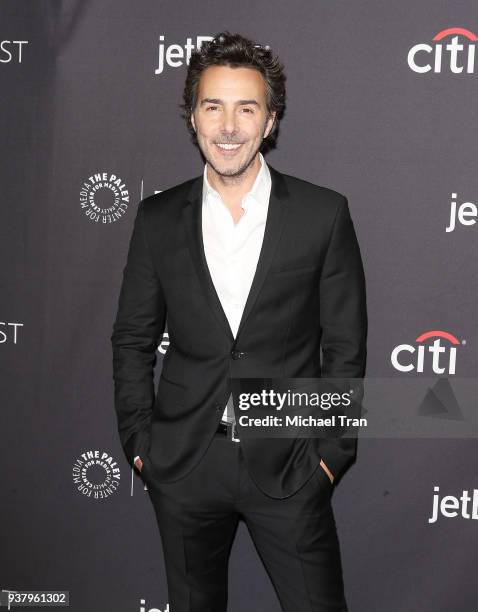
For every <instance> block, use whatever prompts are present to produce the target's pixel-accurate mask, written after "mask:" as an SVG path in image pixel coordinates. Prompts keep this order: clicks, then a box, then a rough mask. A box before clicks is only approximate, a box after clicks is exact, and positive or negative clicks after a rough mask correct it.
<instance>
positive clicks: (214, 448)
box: [142, 434, 347, 612]
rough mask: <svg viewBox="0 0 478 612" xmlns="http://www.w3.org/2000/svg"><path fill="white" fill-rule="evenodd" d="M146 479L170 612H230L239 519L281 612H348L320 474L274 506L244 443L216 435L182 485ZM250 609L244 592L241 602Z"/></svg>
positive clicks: (327, 487)
mask: <svg viewBox="0 0 478 612" xmlns="http://www.w3.org/2000/svg"><path fill="white" fill-rule="evenodd" d="M142 476H143V479H144V481H145V482H146V484H147V486H148V493H149V496H150V499H151V501H152V503H153V506H154V510H155V513H156V518H157V522H158V527H159V532H160V536H161V541H162V545H163V553H164V560H165V567H166V577H167V582H168V595H169V604H170V608H171V610H172V612H225V611H226V608H227V581H228V575H227V568H228V559H229V554H230V550H231V546H232V542H233V539H234V534H235V532H236V529H237V525H238V521H239V519H240V518H242V519H243V520H244V521H245V523H246V525H247V528H248V530H249V533H250V535H251V537H252V540H253V542H254V545H255V547H256V549H257V551H258V554H259V556H260V558H261V559H262V562H263V563H264V565H265V568H266V570H267V573H268V574H269V576H270V578H271V580H272V584H273V586H274V588H275V590H276V592H277V595H278V598H279V601H280V603H281V607H282V610H283V611H284V612H332V611H334V612H339V611H340V612H346V611H347V604H346V601H345V596H344V585H343V576H342V564H341V556H340V549H339V541H338V538H337V531H336V525H335V520H334V516H333V511H332V506H331V503H330V501H331V500H330V497H331V492H332V488H333V485H332V483H331V482H330V480H329V478H328V476H327V474H326V473H325V472H324V470H323V469H322V468H321V467H320V466H319V467H318V468H317V470H316V471H315V472H314V474H313V476H312V477H311V478H310V479H309V480H308V481H307V482H306V483H305V484H304V485H303V486H302V487H301V489H299V491H297V492H296V493H295V494H294V495H292V496H290V497H287V498H285V499H273V498H271V497H268V496H267V495H265V494H264V493H263V492H262V491H261V490H260V489H259V488H258V487H257V486H256V485H255V483H254V482H253V481H252V480H251V478H250V476H249V474H248V472H247V469H246V465H245V462H244V457H243V454H242V450H241V445H240V443H234V442H232V441H231V440H230V439H228V438H227V437H226V436H224V435H221V434H216V435H215V436H214V438H213V441H212V443H211V445H210V446H209V448H208V450H207V452H206V454H205V456H204V457H203V459H202V460H201V461H200V462H199V464H198V465H196V466H195V468H194V469H193V470H192V471H191V472H190V473H189V474H188V475H187V476H185V477H184V478H183V479H181V480H178V481H177V482H174V483H168V484H164V483H159V482H157V481H156V480H155V478H154V473H153V472H152V471H151V468H150V465H149V463H148V459H147V458H146V461H145V463H144V465H143V469H142ZM244 597H245V600H244V610H246V608H247V604H246V600H247V589H245V594H244ZM264 612H266V611H264Z"/></svg>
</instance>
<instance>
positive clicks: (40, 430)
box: [0, 0, 478, 612]
mask: <svg viewBox="0 0 478 612" xmlns="http://www.w3.org/2000/svg"><path fill="white" fill-rule="evenodd" d="M0 12H1V20H0V39H1V41H0V79H1V81H0V82H1V89H0V92H1V114H0V126H1V143H2V146H1V152H0V155H1V164H0V172H1V194H2V198H1V206H0V219H1V221H0V232H1V241H0V248H1V298H0V360H1V370H0V372H1V374H0V376H1V381H0V382H1V384H0V389H1V433H2V437H1V466H2V467H1V468H0V470H1V504H0V533H1V545H0V559H1V567H0V587H1V589H0V590H2V591H4V592H7V591H24V590H31V591H37V590H38V591H57V590H63V591H68V592H69V602H70V603H69V605H70V608H71V609H72V610H75V612H77V611H78V612H83V611H85V612H86V611H88V612H94V611H108V610H115V611H117V612H158V611H159V612H164V611H166V610H168V611H169V604H168V594H167V585H166V576H165V570H164V565H163V558H162V548H161V540H160V536H159V532H158V529H157V525H156V520H155V516H154V511H153V507H152V505H151V502H150V500H149V497H148V492H147V491H146V490H145V485H144V484H143V482H142V481H141V479H140V478H139V477H138V475H137V474H135V473H134V472H133V470H132V469H131V466H129V465H128V464H127V462H126V459H125V457H124V454H123V451H122V449H121V446H120V443H119V437H118V433H117V423H116V414H115V412H114V404H113V378H112V351H111V344H110V336H111V333H112V325H113V321H114V317H115V314H116V308H117V301H118V296H119V289H120V285H121V280H122V272H123V268H124V265H125V263H126V254H127V249H128V244H129V239H130V236H131V232H132V227H133V221H134V218H135V215H136V210H137V207H138V204H139V202H140V201H141V199H142V198H144V197H146V196H148V195H150V194H153V193H155V192H159V191H162V190H165V189H168V188H169V187H172V186H173V185H175V184H177V183H180V182H182V181H185V180H187V179H189V178H192V177H195V176H198V175H200V174H201V173H202V171H203V162H202V159H201V156H200V154H199V152H198V150H197V149H196V148H195V147H194V145H193V144H192V143H191V140H190V136H189V134H188V132H187V129H186V124H185V121H184V119H183V117H182V116H181V113H182V111H181V108H180V104H181V103H182V91H183V86H184V79H185V75H186V67H187V63H188V60H189V57H190V54H191V52H192V50H194V49H196V48H198V47H199V46H200V45H201V44H202V43H203V42H204V41H206V40H208V39H210V38H212V37H214V35H215V34H216V33H217V32H220V31H221V30H229V31H231V32H239V33H241V34H243V35H245V36H248V37H250V38H252V39H253V40H255V41H256V42H258V43H260V44H263V45H265V44H268V45H270V46H271V47H272V49H273V50H274V52H275V53H277V54H278V55H279V57H280V58H281V60H282V62H283V63H284V65H285V70H286V75H287V109H286V113H285V115H284V117H283V119H282V122H281V125H280V133H279V137H278V142H277V147H276V148H275V149H274V150H273V151H271V152H270V153H268V154H267V156H266V161H268V162H269V163H270V164H271V165H273V166H274V167H275V168H277V169H278V170H281V171H282V172H285V173H287V174H291V175H294V176H298V177H300V178H303V179H306V180H308V181H311V182H313V183H315V184H318V185H324V186H326V187H330V188H332V189H335V190H337V191H339V192H341V193H343V194H345V195H346V196H347V198H348V201H349V206H350V211H351V214H352V217H353V220H354V224H355V229H356V233H357V236H358V239H359V243H360V246H361V251H362V257H363V261H364V267H365V272H366V279H367V299H368V316H369V336H368V363H367V376H369V377H371V378H373V377H377V378H379V377H382V378H386V377H390V378H393V379H400V378H406V377H409V378H413V379H417V378H423V379H425V378H428V379H430V380H433V379H434V378H435V377H437V378H438V377H446V379H447V381H448V384H449V385H452V384H453V381H454V380H455V379H458V378H461V379H470V380H471V379H473V377H474V376H475V375H476V364H477V361H478V315H477V308H476V300H477V297H478V289H477V287H478V273H477V263H476V254H477V250H476V236H477V234H476V232H477V231H478V230H477V228H476V219H477V205H476V201H477V200H478V172H477V167H476V166H477V164H476V160H477V158H478V138H477V136H478V131H477V120H476V96H477V82H478V57H477V56H478V54H477V53H476V48H477V41H478V13H477V11H476V6H475V4H474V3H473V2H472V1H471V0H468V1H467V2H461V3H459V4H455V3H450V2H443V1H436V0H433V1H432V0H426V1H425V0H420V1H419V2H411V1H410V0H406V1H404V2H400V3H384V2H379V1H378V0H366V1H365V2H331V1H326V0H315V1H312V0H304V1H298V2H295V3H291V2H283V1H277V2H272V3H271V2H266V1H265V0H245V1H244V2H232V0H220V1H219V0H211V1H210V2H208V3H202V2H193V1H192V0H174V1H168V0H157V1H153V0H147V1H143V2H132V1H127V0H77V1H76V0H69V1H61V0H51V1H46V0H43V1H41V0H38V1H36V2H28V1H19V0H17V1H5V0H0ZM203 333H204V334H205V336H206V335H207V334H208V330H207V329H204V330H203ZM168 345H169V339H168V334H167V329H166V331H165V334H164V337H163V338H162V341H161V344H160V345H159V346H158V362H157V367H156V372H155V376H156V377H158V376H159V373H160V370H161V362H162V359H163V356H164V355H165V354H166V352H167V350H168ZM156 380H157V378H156ZM446 392H447V393H449V392H450V386H448V387H447V391H446ZM444 395H446V393H445V394H444ZM428 401H429V402H432V403H433V402H435V408H437V407H439V406H440V405H444V406H445V405H446V403H447V399H446V397H440V388H438V389H437V390H436V391H433V390H431V392H430V394H429V396H428ZM387 402H388V404H389V405H392V406H393V405H394V404H393V402H394V394H393V392H390V394H389V396H388V398H387ZM477 402H478V400H477ZM477 409H478V406H477ZM437 412H439V410H437ZM444 416H445V420H446V418H448V420H449V421H451V420H453V418H458V417H457V416H456V414H455V415H450V413H449V412H447V410H446V406H445V408H444ZM445 425H446V423H445ZM409 433H410V432H409ZM411 433H412V434H413V432H411ZM477 465H478V452H477V441H476V439H475V438H474V437H473V436H471V437H466V436H451V435H450V436H447V435H446V428H445V429H444V435H441V436H440V437H437V438H434V437H432V436H428V437H427V436H423V437H414V436H413V435H408V436H405V437H398V436H397V437H394V436H393V435H391V436H388V437H386V438H380V437H377V438H373V439H372V438H368V439H362V440H359V445H358V455H357V461H356V463H355V464H354V465H353V466H352V467H351V468H350V469H349V470H348V472H347V473H346V474H345V476H344V478H343V479H342V481H341V482H340V483H339V484H338V486H337V487H336V489H335V491H334V494H333V498H332V499H333V501H332V503H333V507H334V511H335V518H336V523H337V529H338V533H339V540H340V544H341V551H342V557H343V567H344V579H345V585H346V596H347V601H348V605H349V609H350V611H351V612H352V611H353V612H384V611H386V612H425V611H430V612H441V611H443V612H449V611H450V610H453V611H457V612H458V611H466V612H468V611H471V610H475V609H476V606H477V604H476V580H475V572H476V563H477V561H478V553H477V546H476V529H477V525H478V522H477V519H478V477H477V470H476V467H477ZM229 593H230V595H229V597H230V599H229V607H228V609H229V610H231V612H245V611H246V610H247V611H257V612H276V611H279V610H280V605H279V602H278V599H277V596H276V594H275V592H274V590H273V587H272V586H271V583H270V580H269V578H268V576H267V573H266V571H265V569H264V567H263V565H262V563H261V561H260V559H259V557H258V555H257V552H256V551H255V549H254V546H253V544H252V542H251V539H250V536H249V533H248V532H247V529H246V528H245V526H244V525H243V524H241V525H240V528H239V530H238V533H237V536H236V539H235V542H234V546H233V549H232V553H231V559H230V566H229ZM173 612H174V611H173ZM298 612H302V611H300V610H298Z"/></svg>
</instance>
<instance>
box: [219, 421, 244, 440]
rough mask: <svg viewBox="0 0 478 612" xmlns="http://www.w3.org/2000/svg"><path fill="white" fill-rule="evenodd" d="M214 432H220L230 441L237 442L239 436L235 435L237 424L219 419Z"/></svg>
mask: <svg viewBox="0 0 478 612" xmlns="http://www.w3.org/2000/svg"><path fill="white" fill-rule="evenodd" d="M216 433H218V434H222V435H224V436H226V437H227V438H229V440H231V442H239V441H240V440H239V437H238V435H237V426H236V424H235V423H226V422H225V421H220V422H219V425H218V426H217V430H216Z"/></svg>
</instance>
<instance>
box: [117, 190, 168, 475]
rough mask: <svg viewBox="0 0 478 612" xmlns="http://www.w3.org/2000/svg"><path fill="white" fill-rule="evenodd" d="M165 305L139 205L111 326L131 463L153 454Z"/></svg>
mask: <svg viewBox="0 0 478 612" xmlns="http://www.w3.org/2000/svg"><path fill="white" fill-rule="evenodd" d="M166 312H167V309H166V303H165V300H164V295H163V291H162V287H161V284H160V281H159V278H158V276H157V275H156V272H155V270H154V267H153V262H152V258H151V253H150V251H149V248H148V244H147V236H146V232H145V219H144V201H141V202H140V204H139V206H138V211H137V214H136V219H135V222H134V228H133V233H132V236H131V240H130V244H129V251H128V256H127V261H126V266H125V268H124V270H123V282H122V286H121V291H120V296H119V302H118V310H117V314H116V319H115V322H114V325H113V334H112V336H111V343H112V348H113V379H114V397H115V399H114V401H115V410H116V415H117V420H118V432H119V436H120V441H121V444H122V447H123V450H124V452H125V455H126V457H127V459H128V462H129V463H130V464H133V459H134V457H135V456H136V455H139V456H140V457H144V455H145V454H146V453H147V452H148V450H149V442H150V425H151V416H152V410H153V405H154V399H155V397H154V366H155V364H156V359H157V353H156V350H157V346H158V343H159V340H160V338H161V337H162V334H163V331H164V326H165V321H166Z"/></svg>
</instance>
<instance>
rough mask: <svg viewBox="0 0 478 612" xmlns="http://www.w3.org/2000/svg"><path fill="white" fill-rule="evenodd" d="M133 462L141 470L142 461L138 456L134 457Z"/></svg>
mask: <svg viewBox="0 0 478 612" xmlns="http://www.w3.org/2000/svg"><path fill="white" fill-rule="evenodd" d="M134 464H135V466H136V467H137V468H138V470H139V471H140V472H141V470H142V469H143V462H142V461H141V459H140V458H139V457H138V458H137V459H136V461H135V462H134Z"/></svg>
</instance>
